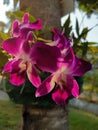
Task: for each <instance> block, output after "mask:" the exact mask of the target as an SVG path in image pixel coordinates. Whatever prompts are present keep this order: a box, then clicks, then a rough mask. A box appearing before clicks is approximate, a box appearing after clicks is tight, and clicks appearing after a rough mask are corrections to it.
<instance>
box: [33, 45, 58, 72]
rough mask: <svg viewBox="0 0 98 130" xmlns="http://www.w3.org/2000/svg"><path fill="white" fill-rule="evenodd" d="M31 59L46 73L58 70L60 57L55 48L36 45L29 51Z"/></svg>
mask: <svg viewBox="0 0 98 130" xmlns="http://www.w3.org/2000/svg"><path fill="white" fill-rule="evenodd" d="M32 57H33V60H35V61H36V63H37V65H38V67H39V68H40V69H42V70H43V71H46V72H53V71H55V70H57V68H58V66H57V62H58V58H59V57H60V50H59V49H58V48H57V47H56V46H49V45H46V44H44V43H36V44H34V46H33V47H32V50H31V58H32Z"/></svg>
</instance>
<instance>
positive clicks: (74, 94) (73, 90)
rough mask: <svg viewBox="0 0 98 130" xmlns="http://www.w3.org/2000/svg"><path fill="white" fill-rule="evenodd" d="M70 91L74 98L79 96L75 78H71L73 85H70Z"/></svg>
mask: <svg viewBox="0 0 98 130" xmlns="http://www.w3.org/2000/svg"><path fill="white" fill-rule="evenodd" d="M71 93H72V95H73V96H74V97H75V98H78V97H79V86H78V83H77V81H76V80H75V79H73V87H72V90H71Z"/></svg>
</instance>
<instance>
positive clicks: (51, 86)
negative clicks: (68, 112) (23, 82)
mask: <svg viewBox="0 0 98 130" xmlns="http://www.w3.org/2000/svg"><path fill="white" fill-rule="evenodd" d="M90 69H91V64H90V63H89V62H86V61H84V60H82V59H79V58H77V57H76V56H75V55H74V53H73V50H72V49H71V50H70V52H69V54H68V55H67V56H66V61H64V62H62V63H61V64H60V67H59V69H58V70H57V71H55V72H54V73H52V74H51V75H50V76H49V77H48V78H46V79H45V80H44V81H43V82H42V84H41V85H40V86H39V87H38V88H37V91H36V97H40V96H44V95H46V94H48V93H49V92H51V91H53V92H52V99H53V100H54V102H55V103H56V104H59V105H63V104H64V103H65V102H66V100H67V99H68V98H69V97H70V96H71V95H73V96H74V97H76V98H77V97H78V96H79V86H78V83H77V81H76V80H75V78H74V76H83V74H85V73H86V72H87V71H89V70H90Z"/></svg>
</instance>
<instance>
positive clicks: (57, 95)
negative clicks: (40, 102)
mask: <svg viewBox="0 0 98 130" xmlns="http://www.w3.org/2000/svg"><path fill="white" fill-rule="evenodd" d="M68 97H69V95H68V93H67V91H66V90H65V91H63V90H62V89H60V87H59V86H58V87H57V88H56V90H55V91H54V92H53V93H52V99H53V100H54V102H55V103H56V104H57V105H63V104H65V102H66V99H67V98H68Z"/></svg>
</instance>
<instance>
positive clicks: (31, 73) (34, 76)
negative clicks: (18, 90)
mask: <svg viewBox="0 0 98 130" xmlns="http://www.w3.org/2000/svg"><path fill="white" fill-rule="evenodd" d="M27 75H28V78H29V80H30V82H31V83H32V84H33V85H34V86H35V87H38V86H39V85H40V84H41V79H40V77H39V75H38V72H37V70H36V68H35V67H34V66H32V65H31V64H29V65H28V69H27Z"/></svg>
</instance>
